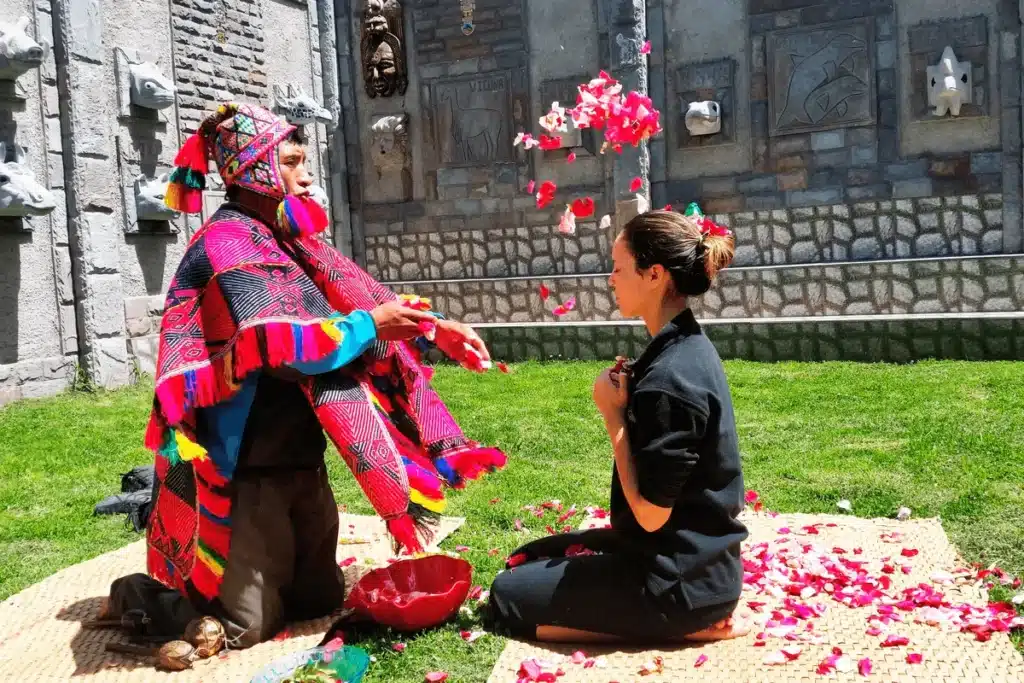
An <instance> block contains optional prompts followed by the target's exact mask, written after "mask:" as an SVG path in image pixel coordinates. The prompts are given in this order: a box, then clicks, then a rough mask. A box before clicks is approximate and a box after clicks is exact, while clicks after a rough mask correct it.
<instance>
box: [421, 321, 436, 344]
mask: <svg viewBox="0 0 1024 683" xmlns="http://www.w3.org/2000/svg"><path fill="white" fill-rule="evenodd" d="M418 327H419V330H420V334H422V335H423V336H424V337H426V339H427V341H434V340H435V339H437V323H435V322H434V321H432V320H424V321H423V322H421V323H420V324H419V325H418Z"/></svg>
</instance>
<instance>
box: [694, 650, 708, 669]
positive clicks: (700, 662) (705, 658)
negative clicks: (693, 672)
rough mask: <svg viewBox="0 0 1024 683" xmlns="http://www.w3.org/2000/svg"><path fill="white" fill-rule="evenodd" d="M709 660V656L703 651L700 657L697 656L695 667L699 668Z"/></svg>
mask: <svg viewBox="0 0 1024 683" xmlns="http://www.w3.org/2000/svg"><path fill="white" fill-rule="evenodd" d="M707 661H708V656H707V655H706V654H703V653H702V654H701V655H700V656H699V657H697V661H696V662H694V663H693V668H695V669H699V668H700V667H702V666H704V663H705V662H707Z"/></svg>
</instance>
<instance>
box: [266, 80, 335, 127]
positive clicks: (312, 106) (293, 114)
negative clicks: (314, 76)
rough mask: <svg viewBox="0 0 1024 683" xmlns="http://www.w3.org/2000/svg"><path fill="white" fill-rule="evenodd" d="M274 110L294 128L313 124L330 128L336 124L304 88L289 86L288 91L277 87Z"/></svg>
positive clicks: (329, 114)
mask: <svg viewBox="0 0 1024 683" xmlns="http://www.w3.org/2000/svg"><path fill="white" fill-rule="evenodd" d="M274 109H275V111H276V112H277V113H278V114H282V115H283V116H284V117H285V119H287V120H288V123H290V124H292V125H293V126H308V125H310V124H313V123H322V124H324V125H328V126H329V125H332V124H333V123H334V116H333V115H332V114H331V112H330V111H328V110H327V109H325V108H324V107H322V106H320V103H319V102H317V101H316V99H314V98H313V96H312V95H310V94H308V93H306V91H305V90H303V89H302V86H295V85H288V88H287V90H286V89H284V88H282V87H281V86H279V85H275V86H274Z"/></svg>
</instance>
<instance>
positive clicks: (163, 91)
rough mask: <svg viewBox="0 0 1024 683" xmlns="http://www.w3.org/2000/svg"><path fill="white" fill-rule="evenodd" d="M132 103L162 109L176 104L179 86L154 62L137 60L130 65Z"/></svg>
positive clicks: (147, 107)
mask: <svg viewBox="0 0 1024 683" xmlns="http://www.w3.org/2000/svg"><path fill="white" fill-rule="evenodd" d="M128 79H129V81H130V83H131V85H130V90H129V93H130V98H131V103H132V104H134V105H135V106H136V107H142V108H144V109H154V110H156V111H160V110H161V109H166V108H167V107H170V106H171V105H172V104H174V95H175V93H176V92H177V88H175V87H174V83H173V82H172V81H171V79H170V78H167V77H166V76H164V75H163V73H162V72H161V71H160V67H159V66H157V65H156V63H154V62H137V63H135V64H132V63H129V65H128Z"/></svg>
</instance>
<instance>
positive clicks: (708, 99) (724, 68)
mask: <svg viewBox="0 0 1024 683" xmlns="http://www.w3.org/2000/svg"><path fill="white" fill-rule="evenodd" d="M735 78H736V62H735V61H734V60H732V59H719V60H715V61H711V62H702V63H699V64H684V65H683V66H681V67H679V68H678V69H677V70H676V73H675V85H676V97H677V102H678V106H679V119H678V122H679V123H678V125H677V126H676V139H677V144H678V146H679V147H710V146H715V145H724V144H729V143H732V142H735V140H736V83H735Z"/></svg>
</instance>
